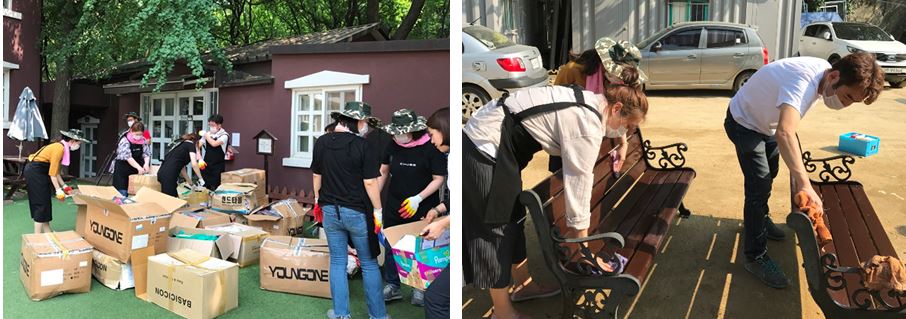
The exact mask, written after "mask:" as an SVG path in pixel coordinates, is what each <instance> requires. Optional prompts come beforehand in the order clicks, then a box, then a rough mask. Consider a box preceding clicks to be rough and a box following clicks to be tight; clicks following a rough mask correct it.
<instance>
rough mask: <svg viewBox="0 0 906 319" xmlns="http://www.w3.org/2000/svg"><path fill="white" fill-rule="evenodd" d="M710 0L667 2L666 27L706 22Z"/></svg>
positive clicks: (675, 0) (670, 0)
mask: <svg viewBox="0 0 906 319" xmlns="http://www.w3.org/2000/svg"><path fill="white" fill-rule="evenodd" d="M709 7H710V0H667V25H674V24H677V23H681V22H691V21H705V20H708V17H709V15H708V9H709Z"/></svg>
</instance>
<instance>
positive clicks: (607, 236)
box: [553, 232, 626, 248]
mask: <svg viewBox="0 0 906 319" xmlns="http://www.w3.org/2000/svg"><path fill="white" fill-rule="evenodd" d="M553 237H554V241H555V242H557V243H568V244H582V243H587V242H592V241H598V240H610V241H613V242H616V244H617V245H618V246H619V247H620V248H623V246H624V245H626V243H625V241H624V240H623V235H620V233H617V232H609V233H601V234H594V235H591V236H588V237H579V238H559V237H558V236H553Z"/></svg>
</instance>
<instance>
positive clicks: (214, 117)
mask: <svg viewBox="0 0 906 319" xmlns="http://www.w3.org/2000/svg"><path fill="white" fill-rule="evenodd" d="M208 122H214V123H217V125H221V124H223V116H222V115H220V114H214V115H211V117H209V118H208Z"/></svg>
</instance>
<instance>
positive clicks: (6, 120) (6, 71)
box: [2, 62, 19, 129]
mask: <svg viewBox="0 0 906 319" xmlns="http://www.w3.org/2000/svg"><path fill="white" fill-rule="evenodd" d="M18 68H19V66H18V65H15V64H12V63H8V62H4V63H3V102H2V103H3V129H9V126H10V120H11V119H12V116H11V115H10V114H9V109H10V107H9V105H10V99H9V79H10V76H11V75H12V72H10V71H11V70H14V69H18Z"/></svg>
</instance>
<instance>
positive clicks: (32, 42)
mask: <svg viewBox="0 0 906 319" xmlns="http://www.w3.org/2000/svg"><path fill="white" fill-rule="evenodd" d="M12 9H13V11H16V12H19V13H21V14H22V19H21V20H20V19H13V18H10V17H6V16H4V17H3V60H4V61H6V62H9V63H14V64H18V65H19V69H18V70H10V83H9V84H10V85H9V86H10V87H9V101H6V103H9V112H10V114H9V119H10V120H12V116H13V114H15V112H16V105H17V104H18V103H19V94H21V93H22V89H24V88H25V87H26V86H27V87H30V88H31V89H32V91H33V92H34V93H35V95H36V96H38V98H39V99H40V98H41V97H40V94H41V92H40V85H41V72H40V69H41V56H40V54H39V47H38V46H39V43H38V38H39V36H40V34H41V1H40V0H17V1H13V8H12ZM43 115H45V119H46V120H49V118H47V116H48V115H49V114H43ZM47 122H48V123H49V121H47ZM7 131H8V130H6V129H4V130H3V137H2V138H3V154H4V155H15V154H17V153H18V149H17V148H16V145H18V144H19V143H18V141H14V140H12V139H10V138H9V137H6V133H7ZM39 144H40V143H32V142H26V143H25V144H24V145H25V148H24V150H23V154H25V153H27V152H29V151H34V150H36V149H37V147H39Z"/></svg>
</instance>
